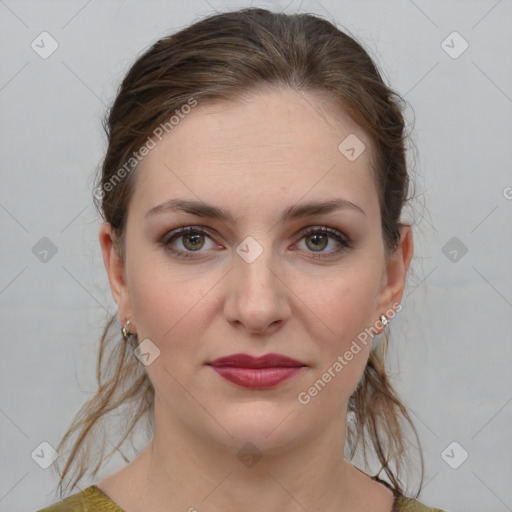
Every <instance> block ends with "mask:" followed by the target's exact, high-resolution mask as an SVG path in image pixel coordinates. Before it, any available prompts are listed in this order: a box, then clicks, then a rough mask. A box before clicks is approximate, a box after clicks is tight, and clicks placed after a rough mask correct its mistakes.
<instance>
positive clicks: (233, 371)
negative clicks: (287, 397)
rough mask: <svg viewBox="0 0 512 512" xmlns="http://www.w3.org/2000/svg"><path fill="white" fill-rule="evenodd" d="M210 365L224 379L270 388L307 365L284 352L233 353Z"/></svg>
mask: <svg viewBox="0 0 512 512" xmlns="http://www.w3.org/2000/svg"><path fill="white" fill-rule="evenodd" d="M208 365H209V366H211V367H212V368H213V370H215V371H216V372H217V373H218V374H219V375H220V376H221V377H223V378H224V379H226V380H228V381H230V382H232V383H234V384H237V385H239V386H242V387H244V388H248V389H268V388H272V387H274V386H277V385H278V384H280V383H281V382H284V381H285V380H288V379H290V378H292V377H293V376H295V375H296V374H298V373H299V372H300V371H301V370H302V368H304V367H305V366H306V365H305V364H303V363H301V362H300V361H297V360H296V359H292V358H290V357H287V356H284V355H282V354H265V355H264V356H261V357H253V356H251V355H249V354H231V355H229V356H225V357H220V358H218V359H215V360H214V361H212V362H211V363H208Z"/></svg>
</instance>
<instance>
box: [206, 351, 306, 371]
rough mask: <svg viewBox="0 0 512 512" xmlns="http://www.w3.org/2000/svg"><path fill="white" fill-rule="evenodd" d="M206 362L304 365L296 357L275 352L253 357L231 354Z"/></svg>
mask: <svg viewBox="0 0 512 512" xmlns="http://www.w3.org/2000/svg"><path fill="white" fill-rule="evenodd" d="M208 364H209V365H211V366H214V367H216V368H219V367H226V366H229V367H232V368H293V367H295V368H297V367H301V366H306V365H305V364H304V363H301V362H300V361H297V360H296V359H292V358H291V357H287V356H284V355H282V354H275V353H271V354H265V355H263V356H260V357H253V356H251V355H249V354H231V355H229V356H225V357H219V358H218V359H215V360H214V361H212V362H211V363H208Z"/></svg>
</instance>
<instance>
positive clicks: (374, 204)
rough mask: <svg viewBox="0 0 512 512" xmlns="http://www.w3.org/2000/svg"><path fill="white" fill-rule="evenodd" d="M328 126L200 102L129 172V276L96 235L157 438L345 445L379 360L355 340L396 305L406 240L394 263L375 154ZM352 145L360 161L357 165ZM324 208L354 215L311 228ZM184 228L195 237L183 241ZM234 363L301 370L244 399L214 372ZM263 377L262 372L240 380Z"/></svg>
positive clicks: (286, 96) (350, 129)
mask: <svg viewBox="0 0 512 512" xmlns="http://www.w3.org/2000/svg"><path fill="white" fill-rule="evenodd" d="M322 105H324V106H323V107H322ZM333 116H334V114H333V110H332V109H330V108H329V106H326V104H322V103H321V102H320V100H319V99H318V98H316V97H314V96H313V95H299V94H298V93H296V92H292V91H279V92H277V91H264V92H260V93H259V94H254V95H252V96H251V98H250V101H246V102H237V103H234V102H233V103H222V104H220V103H218V104H209V105H201V104H200V103H199V104H198V106H196V107H195V108H194V109H192V111H191V112H190V113H189V114H188V115H186V116H185V117H184V118H183V119H181V120H180V122H179V124H178V125H177V126H175V127H174V129H173V130H172V131H171V132H169V134H166V135H164V137H163V138H162V140H161V141H159V142H158V144H157V146H156V147H155V148H154V149H152V150H151V151H150V152H149V154H148V155H147V156H146V157H145V158H144V160H143V161H142V162H141V164H140V166H139V168H138V169H137V171H135V172H136V173H137V176H136V184H135V187H134V194H133V196H132V199H131V202H130V205H129V212H128V218H127V227H126V229H127V231H126V260H125V262H124V266H123V262H122V261H121V260H119V259H118V258H117V257H116V254H115V252H113V251H111V245H110V242H109V240H110V236H109V229H108V225H107V224H104V225H103V226H102V230H101V234H100V240H101V242H102V247H103V250H104V257H105V265H106V267H107V270H108V273H109V278H110V283H111V287H112V291H113V295H114V298H115V300H116V302H117V303H118V306H119V311H118V318H119V321H120V322H121V323H124V322H125V321H126V319H130V321H131V324H132V325H133V329H136V331H137V333H138V337H139V338H138V339H139V342H142V341H143V340H146V339H149V340H151V341H150V342H145V343H146V345H144V350H143V351H144V352H146V353H149V356H146V358H149V359H148V361H147V362H149V363H150V364H148V365H147V366H146V370H147V372H148V374H149V377H150V379H151V381H152V383H153V385H154V387H155V391H156V410H155V421H156V427H155V428H156V429H159V428H160V429H164V428H165V429H171V430H172V429H174V428H176V429H184V430H182V431H183V432H185V431H186V432H188V433H193V434H195V435H197V436H199V437H201V438H202V439H207V440H210V441H212V440H213V441H215V442H216V443H219V444H221V445H223V446H225V447H231V448H232V449H239V448H240V447H241V446H243V445H244V444H245V443H246V442H252V443H253V444H254V445H256V446H257V447H258V448H259V449H261V450H267V451H268V452H270V451H271V450H278V449H281V448H284V447H285V446H288V445H291V444H293V443H298V442H300V443H303V442H304V441H305V440H307V439H313V438H314V437H315V435H317V434H318V433H319V432H321V431H322V430H324V429H325V428H326V427H327V426H328V425H333V426H334V427H333V428H335V429H336V435H338V436H340V435H342V430H340V425H341V424H342V422H344V421H345V416H346V405H347V400H348V399H349V397H350V395H351V394H352V392H353V391H354V389H355V388H356V386H357V384H358V382H359V380H360V378H361V376H362V374H363V371H364V368H365V365H366V361H367V358H368V355H369V351H370V348H371V347H370V346H371V339H370V338H369V337H368V335H367V336H366V339H367V341H366V343H363V342H362V341H361V340H362V339H363V338H364V336H362V333H364V331H365V329H368V328H370V327H374V328H375V325H376V321H377V320H378V318H379V317H380V315H381V314H383V313H386V312H387V313H388V316H389V311H390V308H392V305H393V303H395V304H396V303H398V302H399V301H400V299H401V296H402V293H403V285H404V279H405V274H406V270H407V267H408V264H409V260H410V257H411V256H412V240H411V237H410V231H409V230H406V231H405V233H406V235H407V236H406V237H405V240H406V241H405V242H404V243H403V246H402V250H401V251H400V250H399V251H397V253H395V256H394V257H393V258H392V259H389V260H387V259H386V258H385V252H384V246H383V240H382V232H381V219H380V211H379V204H378V198H377V191H376V188H375V184H374V182H373V179H372V174H371V171H370V151H371V148H370V142H369V140H368V138H367V137H366V136H365V134H364V133H363V132H362V131H361V130H360V129H359V128H358V126H357V125H355V124H354V123H353V122H351V121H350V120H349V119H348V118H347V117H340V115H336V117H333ZM349 135H350V136H351V138H350V139H347V142H345V143H344V145H343V144H342V146H341V148H342V149H341V150H340V149H339V148H338V146H339V145H340V143H342V141H344V140H345V139H346V137H348V136H349ZM354 136H356V137H357V139H358V140H359V142H357V139H355V138H354ZM354 141H356V142H357V144H360V143H361V142H362V143H363V144H364V145H365V148H366V149H364V151H362V153H361V154H360V155H359V156H358V157H357V158H355V159H354V155H355V156H357V153H358V152H360V151H361V148H362V146H360V145H359V146H357V145H356V146H354ZM349 142H350V143H351V144H349ZM347 145H348V147H347ZM350 147H354V148H355V150H354V151H351V150H350ZM342 151H343V153H342ZM347 155H348V156H349V157H350V158H348V157H347ZM134 178H135V176H134ZM171 200H180V201H183V202H193V203H194V204H195V205H196V213H191V212H187V211H186V210H187V208H184V209H178V208H175V209H171V208H166V207H165V206H161V205H165V204H166V202H168V201H171ZM329 201H340V202H341V201H345V202H349V203H351V205H348V203H345V206H343V203H341V204H342V207H337V208H334V209H328V210H326V211H325V212H323V213H322V212H321V211H320V208H317V210H318V211H317V212H316V213H315V212H314V211H313V210H315V208H310V209H309V213H308V212H306V213H308V214H307V215H305V216H304V215H302V214H303V213H304V211H302V210H301V208H302V207H303V206H305V205H312V204H320V203H324V202H329ZM198 203H204V204H205V205H208V207H206V206H204V207H202V208H199V209H197V204H198ZM155 207H158V208H157V209H156V210H152V209H155ZM151 210H152V213H148V212H150V211H151ZM212 211H215V212H219V211H220V212H223V213H225V214H226V218H218V217H217V216H211V215H210V213H211V212H212ZM296 214H297V215H296ZM227 217H229V218H227ZM283 217H284V218H283ZM183 227H187V228H193V231H192V232H189V233H178V232H177V230H178V229H179V228H183ZM325 229H328V230H329V232H328V233H325ZM307 230H310V232H309V233H305V231H307ZM322 230H324V231H322ZM403 240H404V238H403ZM391 316H392V315H391ZM354 341H355V342H356V346H358V347H359V351H357V349H356V348H355V345H354ZM351 347H352V348H351ZM158 351H159V353H158ZM347 351H352V357H351V358H350V359H349V358H348V357H345V356H344V355H345V354H346V353H347ZM239 353H245V354H249V355H251V356H253V357H258V356H261V355H264V354H268V353H277V354H281V355H284V356H287V357H290V358H293V359H295V360H297V361H299V362H300V363H301V364H302V365H303V366H302V368H301V369H299V370H296V371H295V373H294V375H293V376H291V377H290V378H288V379H287V380H284V381H282V382H281V383H279V384H276V385H273V386H272V385H271V386H270V387H267V388H261V387H260V388H258V387H256V388H248V387H246V386H245V385H242V384H237V383H235V382H233V381H230V380H227V379H226V378H224V377H223V376H222V375H221V374H220V373H219V371H217V370H214V368H213V367H212V366H211V365H210V364H209V363H211V362H212V361H214V360H215V359H217V358H220V357H224V356H228V355H231V354H239ZM340 357H341V358H342V360H343V361H344V363H341V360H340ZM336 362H338V365H336ZM340 365H341V369H340ZM329 369H330V371H329ZM281 371H283V372H284V370H281ZM251 372H252V373H251ZM256 372H258V373H259V374H262V373H264V372H267V374H268V372H269V371H268V370H265V371H261V370H245V372H244V371H240V372H239V373H238V374H237V375H240V374H243V375H247V374H251V375H255V373H256ZM278 372H279V371H275V372H274V373H278ZM326 372H327V373H329V375H330V376H331V378H330V379H328V378H327V377H325V375H324V374H325V373H326ZM234 373H236V371H235V372H234ZM323 375H324V377H323V380H322V376H323ZM235 376H236V375H235ZM319 379H320V380H322V382H323V383H324V384H323V386H318V384H317V392H316V393H315V392H314V390H313V391H311V392H309V391H308V390H310V389H311V387H312V386H314V384H315V382H317V381H318V380H319ZM326 381H327V382H326ZM267 384H268V383H267ZM318 389H320V390H318ZM300 397H301V398H302V399H300ZM308 397H309V399H308ZM159 425H160V427H159ZM155 432H157V430H155Z"/></svg>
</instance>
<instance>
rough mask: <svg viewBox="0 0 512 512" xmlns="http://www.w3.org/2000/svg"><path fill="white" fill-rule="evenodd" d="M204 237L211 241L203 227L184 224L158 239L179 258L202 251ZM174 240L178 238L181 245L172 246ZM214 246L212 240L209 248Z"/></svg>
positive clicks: (191, 255)
mask: <svg viewBox="0 0 512 512" xmlns="http://www.w3.org/2000/svg"><path fill="white" fill-rule="evenodd" d="M205 238H208V239H210V241H212V240H211V237H210V236H209V234H208V232H207V231H205V230H204V229H201V228H198V227H194V226H186V227H182V228H179V229H176V230H174V231H171V232H170V233H166V234H165V235H164V236H163V237H162V238H161V239H160V240H159V243H160V245H162V246H165V247H166V249H168V250H169V251H171V252H172V253H173V254H175V255H176V256H178V257H180V258H190V257H193V256H194V255H193V254H192V253H194V252H204V251H201V249H202V248H203V247H204V246H205ZM175 240H180V243H179V245H181V248H178V249H176V248H175V247H172V244H173V243H174V241H175ZM214 246H215V244H213V241H212V246H211V247H210V248H213V247H214Z"/></svg>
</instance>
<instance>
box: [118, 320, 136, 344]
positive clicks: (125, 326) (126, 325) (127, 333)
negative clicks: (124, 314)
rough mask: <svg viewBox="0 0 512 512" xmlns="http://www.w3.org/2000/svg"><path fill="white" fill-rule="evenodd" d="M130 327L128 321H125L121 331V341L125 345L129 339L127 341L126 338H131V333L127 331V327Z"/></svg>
mask: <svg viewBox="0 0 512 512" xmlns="http://www.w3.org/2000/svg"><path fill="white" fill-rule="evenodd" d="M129 325H130V320H127V321H126V324H125V325H123V327H122V329H121V334H122V335H123V341H124V342H125V343H128V341H129V339H128V336H133V333H131V332H130V331H129V330H128V326H129Z"/></svg>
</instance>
